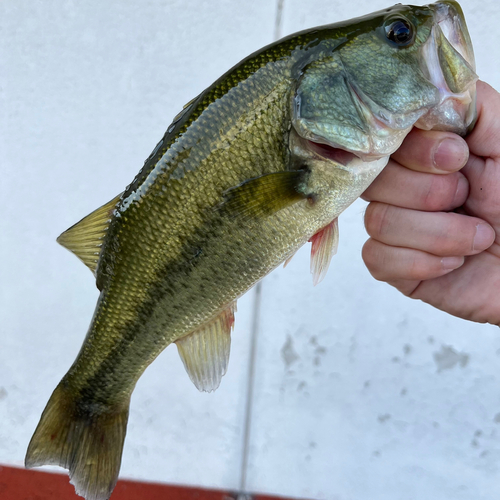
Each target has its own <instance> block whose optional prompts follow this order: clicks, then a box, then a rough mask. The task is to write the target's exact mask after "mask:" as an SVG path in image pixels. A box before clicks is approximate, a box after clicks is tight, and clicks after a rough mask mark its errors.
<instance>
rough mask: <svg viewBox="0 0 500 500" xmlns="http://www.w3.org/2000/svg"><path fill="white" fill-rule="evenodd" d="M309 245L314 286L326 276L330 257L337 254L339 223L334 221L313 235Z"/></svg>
mask: <svg viewBox="0 0 500 500" xmlns="http://www.w3.org/2000/svg"><path fill="white" fill-rule="evenodd" d="M309 241H310V242H311V243H312V245H311V274H312V275H313V285H314V286H316V285H317V284H318V283H320V282H321V281H322V280H323V278H324V277H325V276H326V273H327V271H328V267H329V266H330V262H331V260H332V257H333V256H334V255H335V254H336V253H337V248H338V245H339V223H338V219H334V220H333V221H332V222H330V224H328V226H325V227H324V228H323V229H322V230H321V231H318V232H317V233H316V234H314V235H313V236H312V237H311V238H310V240H309Z"/></svg>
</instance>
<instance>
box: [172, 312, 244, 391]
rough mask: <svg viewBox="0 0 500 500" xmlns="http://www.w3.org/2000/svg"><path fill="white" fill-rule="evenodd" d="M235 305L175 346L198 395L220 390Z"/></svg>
mask: <svg viewBox="0 0 500 500" xmlns="http://www.w3.org/2000/svg"><path fill="white" fill-rule="evenodd" d="M235 310H236V302H232V303H231V304H230V305H229V306H228V307H227V308H226V309H224V310H223V311H222V312H221V313H220V314H219V315H218V316H217V317H216V318H214V319H213V320H212V321H210V323H206V324H205V325H203V326H202V327H200V328H199V329H198V330H196V331H194V332H193V333H190V334H189V335H187V336H186V337H182V338H180V339H179V340H177V341H176V342H175V344H176V345H177V349H178V350H179V355H180V357H181V359H182V362H183V363H184V367H185V368H186V371H187V372H188V375H189V378H190V379H191V381H192V382H193V384H194V385H195V386H196V387H197V389H198V390H199V391H205V392H211V391H215V389H217V387H219V384H220V381H221V379H222V377H223V376H224V375H225V373H226V370H227V364H228V361H229V351H230V348H231V330H232V328H233V325H234V311H235Z"/></svg>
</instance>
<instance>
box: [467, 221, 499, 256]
mask: <svg viewBox="0 0 500 500" xmlns="http://www.w3.org/2000/svg"><path fill="white" fill-rule="evenodd" d="M494 239H495V231H493V229H492V228H491V227H490V226H489V225H488V224H478V225H477V226H476V235H475V236H474V242H473V243H472V250H486V249H487V248H488V247H489V246H491V244H492V243H493V240H494Z"/></svg>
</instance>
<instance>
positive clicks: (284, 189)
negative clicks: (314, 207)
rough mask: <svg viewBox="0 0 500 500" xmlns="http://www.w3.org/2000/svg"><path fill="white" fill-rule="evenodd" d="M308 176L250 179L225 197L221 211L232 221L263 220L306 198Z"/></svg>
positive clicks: (302, 172) (283, 174)
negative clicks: (234, 218) (249, 218)
mask: <svg viewBox="0 0 500 500" xmlns="http://www.w3.org/2000/svg"><path fill="white" fill-rule="evenodd" d="M307 176H308V172H307V171H305V170H293V171H286V172H275V173H273V174H266V175H262V176H260V177H255V178H254V179H249V180H247V181H245V182H243V183H242V184H240V185H239V186H236V187H234V188H231V189H228V190H227V191H226V192H225V193H224V198H225V201H224V202H223V203H222V205H221V209H222V210H224V211H226V213H227V214H228V215H230V216H232V217H236V216H240V217H241V216H242V217H265V216H267V215H271V214H273V213H275V212H277V211H279V210H282V209H283V208H286V207H288V206H290V205H293V204H294V203H296V202H298V201H300V200H303V199H305V198H307V196H306V195H305V194H304V184H305V182H306V180H307Z"/></svg>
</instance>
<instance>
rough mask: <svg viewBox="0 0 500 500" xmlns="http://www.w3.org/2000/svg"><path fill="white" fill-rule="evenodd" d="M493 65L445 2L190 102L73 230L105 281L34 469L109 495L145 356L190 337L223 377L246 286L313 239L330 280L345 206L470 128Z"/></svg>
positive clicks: (94, 497)
mask: <svg viewBox="0 0 500 500" xmlns="http://www.w3.org/2000/svg"><path fill="white" fill-rule="evenodd" d="M477 78H478V77H477V75H476V73H475V63H474V54H473V49H472V43H471V40H470V36H469V34H468V31H467V27H466V23H465V18H464V15H463V12H462V9H461V8H460V6H459V4H458V3H456V2H455V1H453V0H445V1H441V2H437V3H435V4H430V5H428V6H423V7H421V6H408V5H401V4H398V5H395V6H393V7H390V8H387V9H384V10H381V11H378V12H375V13H373V14H369V15H366V16H363V17H360V18H357V19H353V20H350V21H343V22H340V23H335V24H329V25H326V26H321V27H316V28H312V29H308V30H305V31H301V32H299V33H295V34H292V35H289V36H287V37H285V38H283V39H281V40H279V41H277V42H274V43H272V44H270V45H268V46H266V47H264V48H262V49H260V50H258V51H257V52H255V53H253V54H251V55H250V56H248V57H246V58H245V59H243V60H242V61H241V62H240V63H239V64H237V65H236V66H235V67H233V68H232V69H230V70H229V71H227V72H226V73H225V74H223V75H222V76H221V77H220V78H219V79H217V80H216V81H215V82H214V83H213V84H212V85H211V86H209V87H208V88H207V89H206V90H205V91H203V92H202V93H201V94H200V95H198V96H197V97H195V98H194V99H193V100H192V101H190V102H189V103H188V104H187V105H186V106H185V107H184V108H183V109H182V111H181V112H180V113H179V114H178V115H177V116H176V117H175V118H174V120H173V122H172V124H171V125H170V126H169V127H168V129H167V131H166V133H165V135H164V136H163V138H162V139H161V140H160V142H159V143H158V145H157V146H156V148H155V149H154V151H153V152H152V153H151V155H150V156H149V158H147V160H146V161H145V163H144V166H143V167H142V169H141V170H140V172H139V173H138V174H137V176H136V177H135V179H134V180H133V181H132V182H131V183H130V185H129V186H127V187H126V188H125V190H124V191H123V192H122V193H120V194H119V195H118V196H116V197H115V198H113V199H112V200H111V201H110V202H108V203H106V204H105V205H103V206H102V207H100V208H98V209H97V210H95V211H94V212H92V213H91V214H90V215H88V216H87V217H85V218H83V219H82V220H81V221H80V222H78V223H77V224H75V225H74V226H72V227H71V228H69V229H68V230H67V231H65V232H64V233H63V234H61V236H60V237H59V238H58V242H59V243H60V244H61V245H62V246H64V247H66V248H67V249H69V250H70V251H71V252H73V253H74V254H75V255H76V256H77V257H78V258H79V259H80V260H81V261H82V262H83V263H84V264H85V265H86V266H87V267H88V268H89V269H90V270H91V271H92V273H93V274H94V276H95V280H96V285H97V288H98V289H99V291H100V295H99V298H98V301H97V305H96V309H95V313H94V316H93V318H92V321H91V324H90V327H89V330H88V333H87V335H86V337H85V340H84V342H83V345H82V347H81V350H80V352H79V354H78V356H77V358H76V360H75V361H74V363H73V365H72V366H71V368H70V369H69V370H68V372H67V373H66V375H64V377H63V378H62V380H61V382H60V383H59V384H58V386H57V387H56V389H55V390H54V392H53V393H52V396H51V397H50V399H49V401H48V403H47V406H46V407H45V410H44V411H43V413H42V416H41V419H40V422H39V424H38V426H37V427H36V430H35V432H34V434H33V437H32V439H31V441H30V443H29V446H28V450H27V454H26V459H25V465H26V467H28V468H31V467H36V466H40V465H44V464H51V465H59V466H62V467H64V468H66V469H69V476H70V480H71V482H72V484H73V485H74V486H75V490H76V492H77V493H78V494H79V495H81V496H83V497H85V498H86V499H87V500H107V499H109V497H110V496H111V493H112V491H113V488H114V486H115V484H116V482H117V479H118V475H119V469H120V462H121V456H122V450H123V445H124V440H125V434H126V427H127V419H128V412H129V404H130V397H131V394H132V391H133V390H134V387H135V384H136V382H137V381H138V379H139V377H140V376H141V374H142V373H143V372H144V370H145V369H146V367H147V366H148V365H149V364H150V363H152V362H153V361H154V359H155V358H156V357H157V356H158V355H159V354H160V353H161V352H162V351H163V350H164V349H165V348H166V347H167V346H168V345H170V344H173V343H175V344H176V346H177V348H178V351H179V355H180V357H181V359H182V361H183V363H184V366H185V368H186V370H187V372H188V375H189V377H190V378H191V380H192V381H193V383H194V384H195V385H196V387H197V388H198V389H200V390H202V391H208V392H210V391H213V390H215V389H216V388H217V387H218V386H219V384H220V382H221V378H222V376H223V375H224V374H225V373H226V370H227V365H228V360H229V353H230V343H231V331H232V329H233V326H234V313H235V310H236V301H237V299H238V298H239V297H240V296H241V295H243V294H244V293H245V292H246V291H247V290H249V289H250V288H251V287H252V286H253V285H255V284H256V283H257V282H258V281H259V280H261V279H262V278H263V277H264V276H266V275H267V274H268V273H269V272H271V271H272V270H273V269H275V268H276V267H277V266H279V265H280V264H282V263H283V262H285V263H286V262H287V261H288V260H289V259H290V258H291V257H292V256H293V254H294V253H295V252H296V251H297V250H298V249H299V248H300V247H302V246H303V245H304V244H306V243H307V242H308V241H311V243H312V251H311V271H312V273H313V281H314V284H317V283H319V281H321V279H323V278H324V276H325V274H326V270H327V268H328V266H329V263H330V260H331V257H332V255H333V254H334V253H335V251H336V247H337V244H338V239H339V237H338V222H337V220H338V216H339V215H340V214H341V213H342V211H343V210H345V208H346V207H348V206H349V205H350V204H351V203H352V202H353V201H354V200H355V199H356V198H358V197H359V196H360V194H361V193H362V192H363V191H364V190H365V189H366V188H367V187H368V186H369V185H370V183H371V182H372V181H373V180H374V179H375V177H376V176H377V175H378V174H379V173H380V172H381V170H382V169H383V168H384V167H385V165H386V164H387V162H388V159H389V156H390V155H391V154H392V153H393V152H394V151H396V150H397V148H398V147H399V146H400V145H401V143H402V141H403V140H404V138H405V137H406V135H407V134H408V133H409V132H410V130H411V129H412V128H413V127H414V126H416V127H419V128H422V129H425V130H431V129H434V130H448V131H452V132H456V133H459V134H461V135H465V134H467V133H468V131H470V130H471V129H472V127H473V126H474V122H475V120H476V107H475V84H476V81H477Z"/></svg>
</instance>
